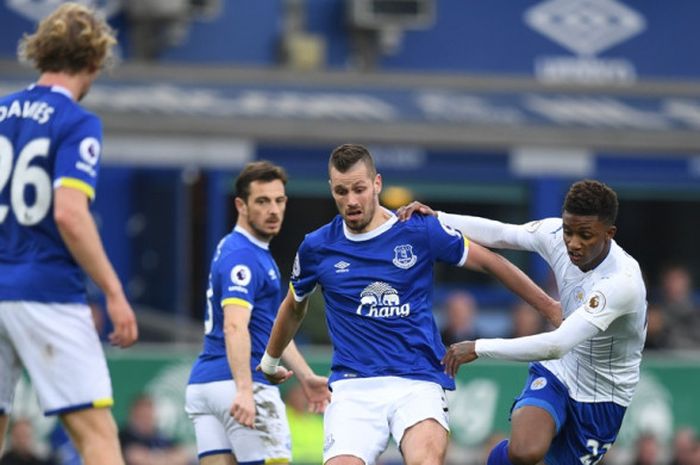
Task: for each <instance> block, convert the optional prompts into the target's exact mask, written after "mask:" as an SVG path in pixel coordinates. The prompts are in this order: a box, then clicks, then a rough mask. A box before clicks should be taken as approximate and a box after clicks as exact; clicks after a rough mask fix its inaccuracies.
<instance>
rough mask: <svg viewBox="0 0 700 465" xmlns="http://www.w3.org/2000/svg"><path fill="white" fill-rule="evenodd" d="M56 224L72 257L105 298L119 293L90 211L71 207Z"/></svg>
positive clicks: (112, 270)
mask: <svg viewBox="0 0 700 465" xmlns="http://www.w3.org/2000/svg"><path fill="white" fill-rule="evenodd" d="M56 225H57V226H58V230H59V232H60V234H61V238H62V239H63V242H64V243H65V244H66V247H67V248H68V250H69V251H70V253H71V255H72V256H73V258H74V259H75V261H76V262H78V264H79V265H80V266H81V268H82V269H83V270H84V271H85V273H87V275H88V276H89V277H90V278H91V279H92V280H93V281H94V282H95V284H97V286H98V287H99V288H100V289H102V291H103V292H104V293H105V295H106V296H107V297H108V298H110V297H116V296H121V295H123V290H122V285H121V283H120V282H119V278H118V277H117V274H116V272H115V271H114V268H113V267H112V264H111V263H110V261H109V258H107V254H106V253H105V251H104V248H103V247H102V240H101V239H100V235H99V233H98V231H97V227H96V225H95V221H94V220H93V218H92V215H91V214H90V211H89V210H87V209H85V210H73V211H72V212H71V214H67V215H64V216H60V217H58V218H57V221H56Z"/></svg>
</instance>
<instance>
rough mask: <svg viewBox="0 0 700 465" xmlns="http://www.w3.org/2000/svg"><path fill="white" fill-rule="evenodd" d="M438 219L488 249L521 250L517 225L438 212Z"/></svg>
mask: <svg viewBox="0 0 700 465" xmlns="http://www.w3.org/2000/svg"><path fill="white" fill-rule="evenodd" d="M438 219H439V220H440V221H442V222H443V223H445V224H447V225H450V226H452V227H453V228H455V229H459V230H460V231H462V233H463V234H464V235H465V236H467V237H468V238H469V239H471V240H473V241H474V242H476V243H478V244H481V245H484V246H486V247H491V248H498V249H520V248H521V246H519V245H518V242H517V237H518V227H519V226H517V225H513V224H507V223H501V222H500V221H495V220H489V219H486V218H480V217H478V216H469V215H456V214H452V213H445V212H438Z"/></svg>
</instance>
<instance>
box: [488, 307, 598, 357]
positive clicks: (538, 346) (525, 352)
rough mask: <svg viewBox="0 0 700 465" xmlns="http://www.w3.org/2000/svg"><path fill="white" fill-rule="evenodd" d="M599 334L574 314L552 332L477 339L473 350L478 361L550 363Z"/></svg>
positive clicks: (596, 329)
mask: <svg viewBox="0 0 700 465" xmlns="http://www.w3.org/2000/svg"><path fill="white" fill-rule="evenodd" d="M599 332H600V330H599V329H598V328H597V327H595V326H594V325H593V324H591V323H589V322H588V321H586V320H585V319H584V318H582V317H580V316H579V315H577V314H575V313H574V314H573V315H571V317H569V318H567V319H566V320H564V322H563V323H562V325H561V326H560V327H559V328H557V329H556V330H554V331H550V332H548V333H541V334H536V335H534V336H525V337H518V338H514V339H498V338H495V339H477V341H476V345H475V350H476V354H477V355H478V356H479V357H481V358H492V359H499V360H513V361H518V362H533V361H537V360H552V359H558V358H561V357H563V356H564V355H565V354H566V353H567V352H569V351H570V350H571V349H573V348H574V347H575V346H576V345H577V344H580V343H581V342H583V341H585V340H587V339H590V338H591V337H593V336H595V335H596V334H598V333H599Z"/></svg>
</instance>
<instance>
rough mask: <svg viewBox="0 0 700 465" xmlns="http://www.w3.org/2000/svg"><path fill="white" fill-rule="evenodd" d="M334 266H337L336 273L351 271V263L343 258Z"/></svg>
mask: <svg viewBox="0 0 700 465" xmlns="http://www.w3.org/2000/svg"><path fill="white" fill-rule="evenodd" d="M333 266H334V267H335V272H336V273H347V272H348V271H350V270H349V268H350V264H349V263H348V262H346V261H343V260H341V261H339V262H338V263H336V264H335V265H333Z"/></svg>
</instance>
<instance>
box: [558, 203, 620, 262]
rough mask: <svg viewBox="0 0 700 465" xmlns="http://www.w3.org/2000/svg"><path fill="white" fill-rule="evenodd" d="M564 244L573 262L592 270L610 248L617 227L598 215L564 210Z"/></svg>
mask: <svg viewBox="0 0 700 465" xmlns="http://www.w3.org/2000/svg"><path fill="white" fill-rule="evenodd" d="M562 220H563V222H564V228H563V233H564V244H566V250H567V251H568V252H569V259H571V262H572V263H573V264H574V265H576V266H577V267H579V268H580V269H581V271H588V270H592V269H593V268H595V267H596V266H598V265H599V264H600V262H602V261H603V260H604V259H605V257H606V256H607V255H608V251H609V250H610V240H611V239H612V238H613V236H614V235H615V231H616V230H617V228H616V227H615V226H609V225H606V224H605V223H603V222H602V221H600V219H599V218H598V217H597V216H596V215H574V214H572V213H569V212H566V211H565V212H564V215H563V216H562Z"/></svg>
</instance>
